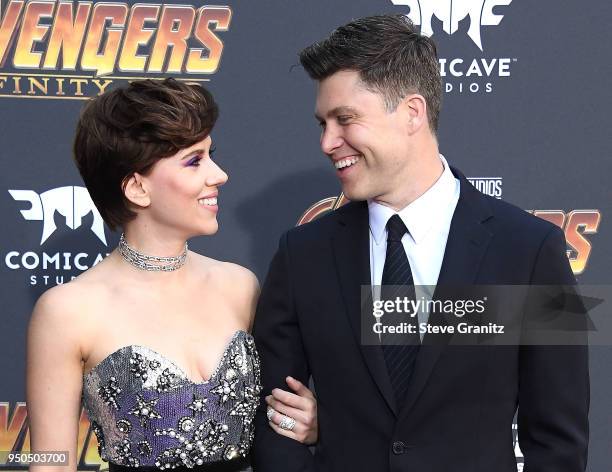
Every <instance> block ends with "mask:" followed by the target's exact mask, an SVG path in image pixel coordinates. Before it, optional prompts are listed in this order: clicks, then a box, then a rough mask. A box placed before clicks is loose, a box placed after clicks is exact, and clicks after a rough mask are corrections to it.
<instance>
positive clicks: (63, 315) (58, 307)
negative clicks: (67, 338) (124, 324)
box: [30, 267, 108, 334]
mask: <svg viewBox="0 0 612 472" xmlns="http://www.w3.org/2000/svg"><path fill="white" fill-rule="evenodd" d="M100 272H104V270H103V269H102V270H97V267H93V268H91V269H89V270H87V271H86V272H84V273H83V274H81V275H79V276H78V277H76V278H75V279H74V280H71V281H70V282H67V283H64V284H61V285H56V286H55V287H52V288H50V289H48V290H47V291H45V292H44V293H43V294H42V295H41V296H40V297H39V299H38V300H37V302H36V304H35V305H34V309H33V311H32V318H31V321H30V324H35V325H39V326H41V327H46V328H49V327H56V326H61V327H62V329H64V330H66V334H68V332H74V333H76V332H79V331H82V330H85V329H87V326H88V325H89V324H90V323H91V316H88V315H92V314H93V313H94V312H95V310H94V308H95V306H96V305H97V303H98V301H101V300H102V299H103V298H105V297H106V296H107V295H106V294H107V292H108V288H107V287H106V284H104V283H103V277H101V275H102V274H100Z"/></svg>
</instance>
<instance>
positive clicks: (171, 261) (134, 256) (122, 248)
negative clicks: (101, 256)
mask: <svg viewBox="0 0 612 472" xmlns="http://www.w3.org/2000/svg"><path fill="white" fill-rule="evenodd" d="M117 249H118V252H119V254H121V257H123V258H124V259H125V260H126V261H128V262H129V263H130V264H132V265H133V266H134V267H136V268H138V269H141V270H147V271H152V272H171V271H173V270H177V269H180V268H181V267H183V265H184V264H185V260H186V259H187V250H188V249H189V247H188V246H187V242H185V249H184V250H183V253H182V254H180V255H178V256H171V257H157V256H148V255H147V254H143V253H142V252H138V251H137V250H136V249H134V248H131V247H130V246H129V245H128V243H127V242H126V241H125V237H124V235H123V234H121V238H120V239H119V246H118V247H117Z"/></svg>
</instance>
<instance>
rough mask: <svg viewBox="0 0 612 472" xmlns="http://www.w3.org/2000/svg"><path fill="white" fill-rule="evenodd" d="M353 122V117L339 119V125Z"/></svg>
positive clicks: (343, 116) (344, 116)
mask: <svg viewBox="0 0 612 472" xmlns="http://www.w3.org/2000/svg"><path fill="white" fill-rule="evenodd" d="M350 120H351V117H350V116H348V115H340V116H339V117H338V123H340V124H341V125H343V124H346V123H348V122H349V121H350Z"/></svg>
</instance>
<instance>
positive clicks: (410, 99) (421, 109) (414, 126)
mask: <svg viewBox="0 0 612 472" xmlns="http://www.w3.org/2000/svg"><path fill="white" fill-rule="evenodd" d="M399 106H401V107H403V108H404V112H405V113H406V115H407V126H408V133H409V134H411V135H412V134H414V133H416V132H417V131H419V130H420V129H421V128H423V126H428V123H429V122H428V120H427V102H426V101H425V98H424V97H423V96H422V95H419V94H417V93H413V94H410V95H406V96H405V97H404V99H403V100H402V101H401V102H400V105H399Z"/></svg>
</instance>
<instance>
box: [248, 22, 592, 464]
mask: <svg viewBox="0 0 612 472" xmlns="http://www.w3.org/2000/svg"><path fill="white" fill-rule="evenodd" d="M300 59H301V63H302V65H303V66H304V68H305V69H306V71H307V72H308V74H309V75H310V76H311V77H312V78H313V79H314V80H316V81H317V82H318V91H317V99H316V111H315V114H316V117H317V120H318V121H319V122H320V125H321V128H322V130H321V148H322V150H323V152H324V153H325V154H326V155H327V156H328V157H329V159H330V161H331V163H332V164H333V165H334V167H335V169H336V174H337V176H338V178H339V179H340V182H341V185H342V190H343V192H344V195H345V196H346V197H347V198H348V199H349V200H351V202H350V203H348V204H347V205H345V206H343V207H341V208H340V209H338V210H336V211H335V212H333V213H331V214H329V215H326V216H324V217H322V218H320V219H318V220H316V221H314V222H312V223H310V224H307V225H304V226H301V227H298V228H294V229H292V230H290V231H288V232H287V233H286V234H284V235H283V236H282V238H281V240H280V246H279V249H278V252H277V253H276V255H275V257H274V259H273V261H272V263H271V266H270V270H269V274H268V277H267V280H266V282H265V284H264V287H263V290H262V294H261V298H260V302H259V307H258V311H257V315H256V318H255V320H256V321H255V328H254V332H255V337H256V344H257V346H258V349H259V352H260V355H261V360H262V381H263V385H264V394H265V395H267V397H266V400H267V402H268V403H269V404H270V405H271V406H272V407H273V410H269V411H270V418H271V421H270V425H271V426H273V428H274V429H276V430H280V431H284V434H285V436H287V437H283V436H279V435H277V434H275V433H274V431H273V430H272V429H271V428H269V427H268V418H266V405H265V404H262V407H261V409H260V411H259V412H258V417H257V427H256V439H255V447H254V467H255V470H256V472H260V471H265V472H267V471H279V472H280V471H282V472H290V471H343V472H344V471H362V470H363V471H375V472H379V471H380V472H383V471H385V472H386V471H392V472H395V471H398V472H399V471H427V472H448V471H453V472H456V471H471V472H480V471H482V472H485V471H486V472H490V471H495V472H505V471H516V461H515V456H514V450H513V444H512V421H513V417H514V415H515V412H516V409H517V406H518V428H519V440H520V447H521V449H522V451H523V454H524V457H525V469H524V470H526V471H532V472H548V471H550V472H562V471H567V472H570V471H572V472H574V471H575V472H578V471H584V470H585V467H586V456H587V442H588V420H587V415H588V403H589V380H588V359H587V348H586V346H584V345H582V346H534V345H523V346H521V345H518V343H517V345H514V346H497V347H493V346H486V347H485V346H457V345H449V343H441V344H438V343H428V342H426V341H427V340H428V338H427V337H424V338H423V337H419V339H418V340H417V341H416V346H414V345H407V346H400V347H399V349H395V350H393V349H389V348H388V346H385V345H383V346H381V345H365V344H364V343H362V338H361V335H362V332H361V329H362V318H361V317H362V311H361V308H362V307H361V304H362V298H361V287H362V286H367V285H380V284H382V285H387V284H394V285H395V284H397V285H405V286H414V285H416V286H418V285H437V286H438V287H439V286H444V285H453V284H483V285H490V284H495V285H502V284H503V285H538V284H559V285H567V284H570V285H571V284H573V283H575V280H574V277H573V274H572V272H571V270H570V267H569V263H568V260H567V257H566V256H565V250H566V243H565V239H564V236H563V233H562V232H561V230H560V229H559V228H557V227H556V226H554V225H552V224H550V223H548V222H545V221H544V220H541V219H539V218H536V217H534V216H532V215H529V214H528V213H526V212H524V211H522V210H521V209H519V208H517V207H514V206H512V205H510V204H508V203H505V202H502V201H499V200H496V199H494V198H491V197H488V196H485V195H483V194H481V193H479V192H478V191H477V190H475V189H474V188H473V187H472V186H471V185H470V184H469V182H468V181H467V180H466V179H465V177H464V176H463V175H462V174H461V173H460V172H459V171H458V170H457V169H455V168H454V167H450V166H449V164H448V162H447V161H446V160H445V159H444V158H443V157H442V156H441V155H440V153H439V150H438V143H437V139H436V130H437V125H438V112H439V109H440V102H441V94H442V91H441V90H442V87H441V78H440V74H439V65H438V61H437V57H436V47H435V45H434V43H433V42H432V41H431V39H429V38H427V37H424V36H421V35H420V34H419V33H418V32H417V31H416V30H415V28H414V27H413V25H412V24H411V23H410V21H409V20H408V19H407V18H406V17H404V16H375V17H368V18H363V19H359V20H355V21H353V22H351V23H349V24H347V25H345V26H343V27H340V28H338V29H337V30H335V31H334V32H332V34H331V35H330V37H329V38H327V39H325V40H323V41H321V42H319V43H316V44H314V45H312V46H310V47H308V48H306V49H305V50H304V51H302V53H301V55H300ZM398 273H400V275H399V276H398ZM287 372H290V373H291V375H292V377H294V378H295V379H297V380H299V381H300V382H302V383H305V384H307V382H308V380H309V378H311V377H312V380H313V381H314V385H315V389H316V394H317V402H318V407H317V408H318V427H319V438H318V443H317V444H316V448H315V452H314V455H313V454H311V452H310V451H309V450H308V448H307V447H306V446H304V445H302V444H299V443H297V442H295V441H291V440H290V439H288V438H291V437H293V435H295V434H299V432H296V431H292V429H293V427H294V426H295V425H294V423H293V422H292V420H291V418H292V417H294V416H296V415H297V414H298V412H297V409H295V410H294V409H291V408H283V407H282V406H280V405H279V403H278V402H277V399H283V398H285V399H286V400H287V402H289V403H291V402H292V401H293V399H292V398H287V397H283V396H282V394H281V393H279V392H278V391H277V390H275V389H280V388H285V382H286V379H285V377H284V376H285V375H286V373H287ZM271 394H272V396H271ZM274 397H277V398H274ZM287 402H286V403H287ZM294 404H295V406H300V404H299V403H296V402H294ZM301 406H302V407H303V405H301ZM298 420H299V418H298ZM298 422H299V421H298ZM279 426H280V427H281V428H279Z"/></svg>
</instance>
